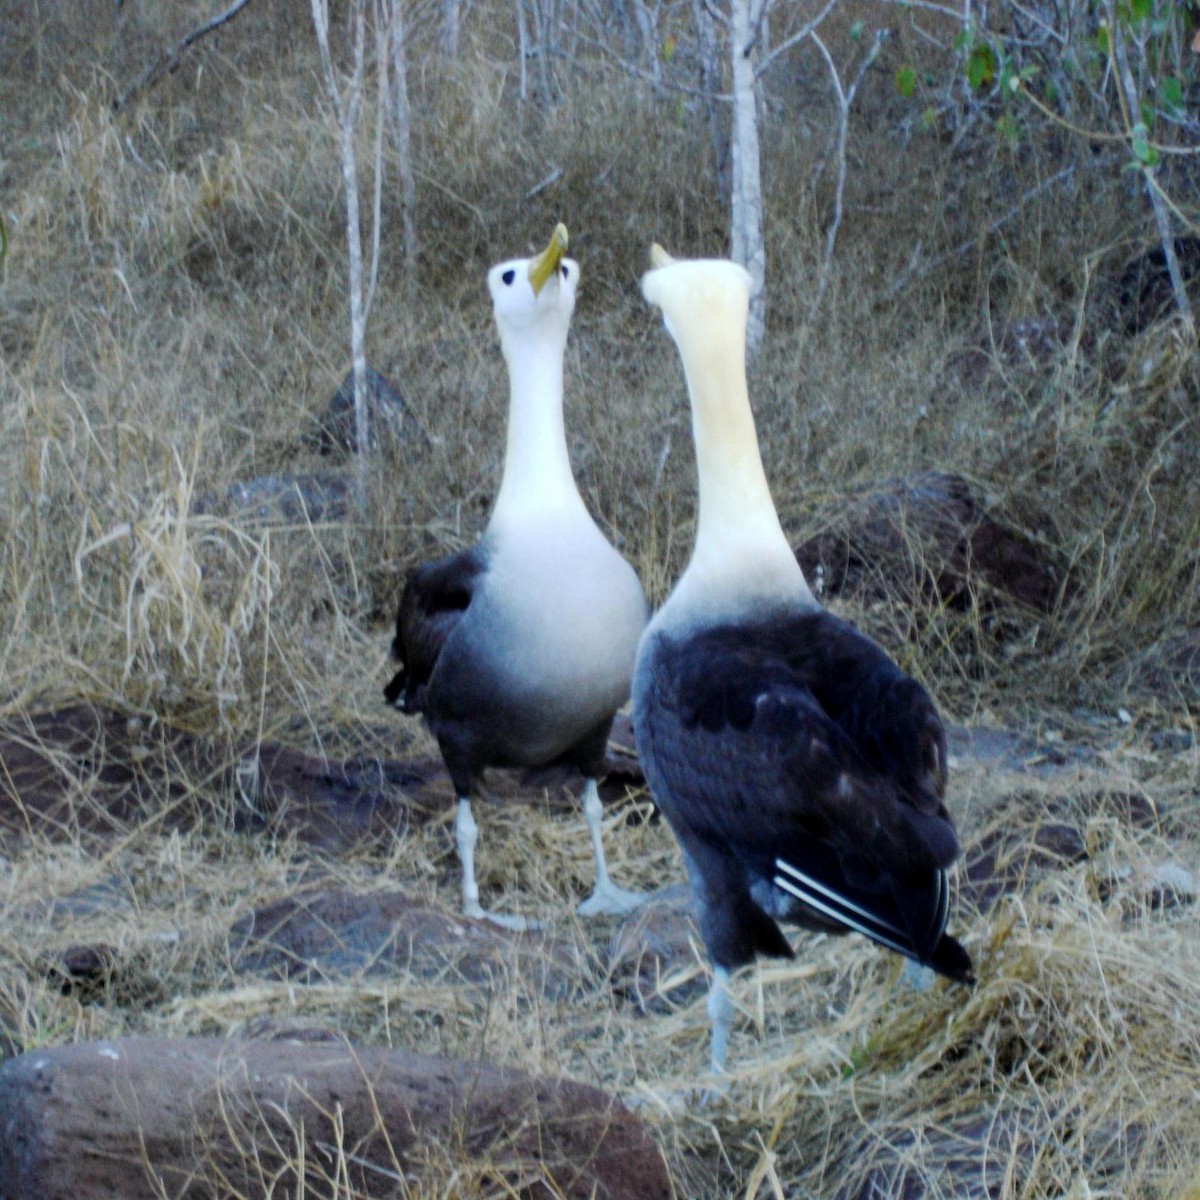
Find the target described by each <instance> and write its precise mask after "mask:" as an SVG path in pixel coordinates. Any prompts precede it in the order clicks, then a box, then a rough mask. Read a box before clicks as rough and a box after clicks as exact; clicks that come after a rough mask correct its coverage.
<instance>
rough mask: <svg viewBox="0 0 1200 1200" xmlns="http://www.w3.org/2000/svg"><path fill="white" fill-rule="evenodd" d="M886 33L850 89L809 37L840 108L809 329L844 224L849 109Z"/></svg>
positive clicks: (878, 38)
mask: <svg viewBox="0 0 1200 1200" xmlns="http://www.w3.org/2000/svg"><path fill="white" fill-rule="evenodd" d="M887 34H888V31H887V30H886V29H881V30H878V31H876V34H875V41H874V44H873V45H872V46H871V49H870V50H869V51H868V52H867V54H866V55H865V57H864V58H863V61H862V62H861V63H860V64H859V67H858V71H857V72H856V74H855V76H854V80H853V82H852V83H851V84H850V86H849V87H843V85H842V79H841V76H840V75H839V74H838V69H837V64H836V63H835V62H834V61H833V55H832V54H830V53H829V50H828V48H827V47H826V45H825V43H824V42H823V41H822V40H821V36H820V34H818V33H817V31H816V30H815V29H813V30H810V31H809V34H808V36H809V37H811V38H812V40H813V42H814V43H815V44H816V47H817V49H818V50H819V51H820V52H821V57H822V58H824V59H825V65H826V66H827V67H828V68H829V77H830V80H831V81H832V83H833V90H834V93H835V95H836V96H837V106H838V127H837V134H836V147H835V153H836V156H837V183H836V184H835V186H834V192H833V218H832V219H831V220H830V222H829V228H828V230H826V232H825V252H824V254H823V255H822V256H821V269H820V272H819V273H818V276H817V286H816V289H815V290H814V292H813V299H812V304H811V305H810V306H809V311H808V323H809V325H808V327H809V328H811V326H812V320H813V318H814V317H815V316H816V315H817V313H818V312H819V311H820V309H821V302H822V301H823V300H824V298H825V289H826V288H827V287H828V286H829V271H830V267H831V266H832V263H833V251H834V247H835V246H836V245H837V235H838V230H839V229H840V228H841V224H842V201H843V197H844V195H845V191H846V138H847V136H848V133H849V129H850V106H851V105H852V104H853V103H854V97H855V94H856V93H857V92H858V88H859V84H861V83H862V81H863V77H864V76H865V75H866V73H867V71H868V70H869V69H870V67H871V64H872V63H873V62H874V61H875V60H876V59H877V58H878V57H879V51H880V49H881V48H882V47H883V43H884V41H885V40H886V38H887Z"/></svg>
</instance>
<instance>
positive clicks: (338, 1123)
mask: <svg viewBox="0 0 1200 1200" xmlns="http://www.w3.org/2000/svg"><path fill="white" fill-rule="evenodd" d="M0 1129H2V1130H3V1131H4V1136H3V1137H2V1138H0V1195H3V1196H4V1197H5V1200H101V1198H103V1200H109V1198H110V1197H113V1196H119V1197H121V1198H122V1200H142V1198H143V1197H144V1198H145V1200H151V1198H152V1197H159V1196H163V1195H170V1196H172V1197H175V1198H177V1200H201V1198H202V1197H211V1196H213V1195H245V1196H253V1195H259V1196H261V1195H267V1194H272V1195H283V1194H288V1195H292V1194H296V1195H298V1194H301V1192H304V1193H306V1194H314V1195H315V1194H321V1195H325V1194H332V1191H336V1192H337V1194H339V1195H350V1194H353V1195H354V1196H359V1197H372V1196H379V1197H383V1196H388V1197H394V1196H396V1195H398V1194H405V1193H406V1191H407V1187H408V1183H407V1182H406V1181H411V1180H412V1179H413V1178H414V1177H421V1176H424V1177H426V1178H429V1177H432V1178H433V1179H434V1180H435V1181H436V1180H438V1179H439V1178H442V1179H444V1180H445V1181H446V1183H447V1186H449V1181H450V1180H452V1179H457V1180H458V1181H459V1182H458V1185H457V1186H458V1187H459V1188H462V1189H463V1194H466V1191H468V1190H470V1189H469V1187H467V1188H463V1181H464V1180H466V1181H470V1180H472V1179H478V1180H480V1181H481V1182H482V1181H485V1180H486V1181H491V1186H492V1187H497V1185H499V1187H497V1190H498V1191H503V1192H504V1194H505V1195H512V1196H521V1197H527V1198H528V1200H552V1198H554V1200H557V1198H559V1197H569V1198H571V1200H660V1198H661V1200H668V1197H671V1196H672V1195H673V1192H672V1190H671V1183H670V1179H669V1177H668V1174H667V1169H666V1165H665V1163H664V1160H663V1156H662V1153H661V1151H660V1150H659V1148H658V1147H657V1146H656V1145H655V1143H654V1142H653V1140H652V1139H651V1137H650V1134H649V1133H648V1131H647V1130H646V1128H645V1126H644V1125H642V1124H641V1122H639V1121H638V1120H637V1118H635V1117H634V1116H633V1115H632V1114H630V1113H629V1111H628V1110H627V1109H625V1108H624V1107H623V1106H622V1105H621V1103H620V1102H619V1101H617V1100H616V1099H615V1098H614V1097H612V1096H610V1095H607V1094H606V1093H604V1092H602V1091H600V1090H598V1089H596V1088H592V1087H588V1086H586V1085H584V1084H579V1083H573V1082H570V1081H567V1080H560V1079H558V1080H556V1079H547V1078H538V1077H535V1076H530V1075H526V1074H524V1073H522V1072H520V1071H516V1070H513V1069H510V1068H503V1067H495V1066H491V1065H489V1064H487V1063H482V1062H461V1061H457V1060H452V1059H442V1058H431V1057H427V1056H425V1055H420V1054H415V1053H411V1052H409V1051H406V1050H388V1049H384V1048H375V1047H370V1048H363V1047H353V1046H350V1045H347V1044H345V1043H323V1042H315V1043H314V1042H311V1041H306V1042H300V1043H297V1042H288V1041H259V1042H228V1041H222V1040H220V1039H216V1038H192V1039H176V1040H170V1039H150V1038H147V1039H128V1040H118V1041H111V1042H90V1043H81V1044H78V1045H72V1046H59V1047H55V1048H53V1049H43V1050H38V1051H36V1052H32V1053H27V1054H24V1055H21V1056H19V1057H17V1058H15V1059H12V1060H9V1061H7V1062H5V1063H4V1065H3V1066H2V1067H0ZM439 1194H441V1192H440V1190H439Z"/></svg>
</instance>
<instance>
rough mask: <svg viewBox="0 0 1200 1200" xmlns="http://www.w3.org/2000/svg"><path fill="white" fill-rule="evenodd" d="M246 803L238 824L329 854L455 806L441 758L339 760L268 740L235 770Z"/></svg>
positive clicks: (382, 838)
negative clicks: (289, 839)
mask: <svg viewBox="0 0 1200 1200" xmlns="http://www.w3.org/2000/svg"><path fill="white" fill-rule="evenodd" d="M234 776H235V779H236V782H237V786H238V788H239V790H240V791H241V793H242V795H243V797H244V799H245V800H246V801H247V803H246V806H245V807H244V808H243V809H242V810H240V812H239V817H238V820H239V826H240V827H241V828H244V829H247V830H250V831H255V832H268V833H270V834H271V835H272V836H274V837H276V838H280V839H285V838H288V837H295V838H296V839H297V841H299V842H300V843H301V844H303V845H305V846H309V847H311V848H313V849H316V850H320V851H322V852H323V853H326V854H344V853H347V852H349V851H351V850H356V849H357V850H361V849H364V848H366V847H368V846H370V845H372V844H377V845H380V846H383V845H386V844H387V843H388V842H390V841H391V840H392V839H394V838H395V837H396V836H397V834H399V833H400V832H402V831H403V830H405V829H406V828H412V827H414V826H419V825H422V824H424V823H425V822H426V821H428V820H430V819H431V818H433V817H436V816H439V815H441V814H442V813H443V812H445V811H446V810H447V808H448V807H449V805H450V796H451V793H452V791H453V789H452V788H451V786H450V779H449V777H448V776H447V775H446V773H445V768H444V767H443V766H442V763H441V760H440V759H435V758H430V757H425V758H419V759H414V760H412V761H411V762H397V761H394V760H379V759H346V760H343V761H339V760H336V759H333V760H330V759H325V758H319V757H317V756H316V755H312V754H305V753H304V752H303V751H300V750H295V749H293V748H292V747H290V746H280V745H278V744H273V743H264V744H263V745H262V746H260V747H259V748H258V750H257V753H251V754H247V755H245V756H244V757H243V758H242V759H241V761H240V763H239V765H238V767H237V768H236V769H235V771H234Z"/></svg>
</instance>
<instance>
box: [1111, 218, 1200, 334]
mask: <svg viewBox="0 0 1200 1200" xmlns="http://www.w3.org/2000/svg"><path fill="white" fill-rule="evenodd" d="M1175 257H1176V260H1177V262H1178V263H1179V271H1180V275H1181V276H1182V277H1183V282H1184V287H1185V288H1186V289H1187V291H1188V293H1189V295H1190V296H1191V298H1192V303H1193V304H1195V303H1196V302H1197V300H1200V237H1190V236H1184V237H1177V238H1176V239H1175ZM1113 293H1114V299H1115V301H1116V307H1117V309H1118V312H1119V313H1120V316H1121V319H1122V320H1123V321H1124V324H1125V329H1126V331H1127V332H1128V333H1130V334H1138V333H1141V332H1142V331H1143V330H1145V329H1147V328H1148V327H1149V326H1151V325H1153V324H1154V323H1155V322H1157V321H1161V320H1162V319H1163V318H1164V317H1165V316H1167V315H1169V314H1170V313H1171V312H1173V311H1175V310H1176V308H1177V305H1176V300H1175V291H1174V288H1173V287H1172V284H1171V277H1170V273H1169V271H1168V269H1167V256H1166V254H1165V253H1164V251H1163V246H1162V242H1161V241H1156V242H1155V243H1154V244H1153V245H1152V246H1150V247H1148V248H1147V249H1145V250H1139V251H1138V252H1137V253H1136V254H1135V255H1133V257H1132V258H1130V259H1128V260H1126V262H1125V263H1124V265H1123V266H1122V267H1121V270H1120V273H1119V274H1118V275H1117V278H1116V280H1115V281H1114V284H1113Z"/></svg>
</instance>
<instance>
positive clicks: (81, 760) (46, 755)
mask: <svg viewBox="0 0 1200 1200" xmlns="http://www.w3.org/2000/svg"><path fill="white" fill-rule="evenodd" d="M196 749H197V744H196V742H195V739H190V738H188V737H187V736H186V735H181V736H180V737H178V738H176V737H174V736H173V735H172V732H171V731H170V730H169V729H167V728H166V727H165V726H162V725H160V724H157V723H150V722H147V721H146V720H144V719H143V718H141V717H138V716H134V715H131V714H126V713H120V712H117V711H114V710H111V709H99V708H92V707H90V706H89V705H85V704H77V705H71V706H69V707H66V708H59V709H54V710H52V711H49V712H44V713H38V714H33V715H22V716H14V717H9V718H8V719H6V720H5V721H3V722H2V723H0V833H4V834H7V835H9V836H11V837H15V838H24V837H41V838H48V839H50V840H52V841H71V840H73V839H76V838H82V839H83V840H85V841H86V840H87V839H89V838H91V837H95V836H105V835H110V834H122V833H126V832H128V830H129V828H130V827H131V826H132V825H134V824H136V823H137V821H138V820H139V819H144V818H145V817H146V816H148V815H150V813H151V812H154V813H156V814H158V815H159V817H160V818H161V822H162V824H161V828H163V829H164V830H166V831H167V832H170V831H171V830H173V829H184V828H189V827H191V826H192V825H193V824H194V823H195V821H196V818H197V813H196V808H195V804H194V803H193V797H191V796H190V795H189V789H188V787H187V784H186V778H185V777H199V776H200V771H199V770H197V771H196V774H195V775H193V774H192V771H191V770H190V769H189V768H193V767H197V768H198V767H199V766H200V764H199V762H198V760H197V759H196V757H195V754H196ZM168 763H171V764H174V765H176V767H177V769H176V770H174V771H171V770H168V769H167V764H168Z"/></svg>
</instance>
